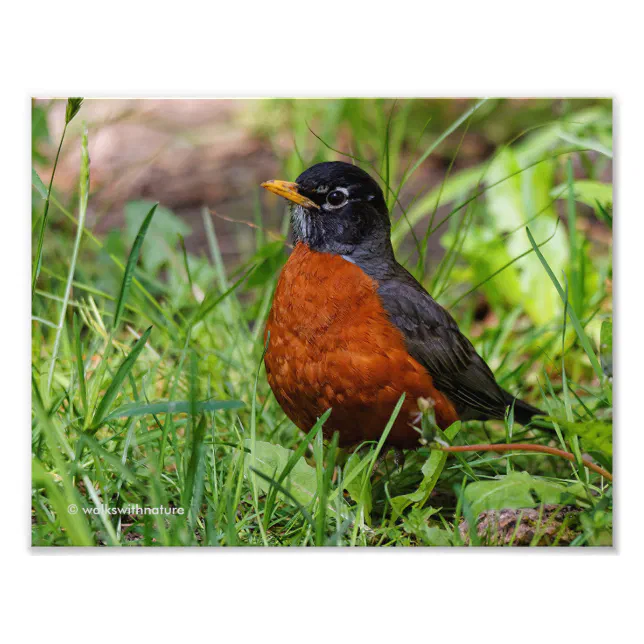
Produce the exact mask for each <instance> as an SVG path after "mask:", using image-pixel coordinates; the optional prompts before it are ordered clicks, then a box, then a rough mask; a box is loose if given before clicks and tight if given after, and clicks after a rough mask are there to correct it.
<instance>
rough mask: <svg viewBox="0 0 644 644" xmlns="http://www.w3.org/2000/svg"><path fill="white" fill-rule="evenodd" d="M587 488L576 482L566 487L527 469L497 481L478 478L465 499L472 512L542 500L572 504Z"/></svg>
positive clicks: (477, 512) (468, 489)
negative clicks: (581, 487) (535, 474)
mask: <svg viewBox="0 0 644 644" xmlns="http://www.w3.org/2000/svg"><path fill="white" fill-rule="evenodd" d="M582 491H583V489H580V488H579V484H578V483H575V484H573V485H570V486H564V485H561V484H560V483H553V482H551V481H547V480H545V479H543V478H541V477H535V476H531V475H530V474H528V473H527V472H511V473H510V474H508V475H507V476H503V477H501V478H499V479H495V480H493V481H475V482H474V483H470V484H469V485H468V486H467V487H466V488H465V500H466V501H467V502H468V503H469V505H470V507H471V510H472V514H473V515H474V516H478V515H479V514H480V513H481V512H483V511H484V510H502V509H503V508H512V509H516V508H533V507H536V506H537V505H539V504H540V503H554V504H559V503H569V502H572V501H574V499H575V496H576V495H577V494H579V493H581V492H582Z"/></svg>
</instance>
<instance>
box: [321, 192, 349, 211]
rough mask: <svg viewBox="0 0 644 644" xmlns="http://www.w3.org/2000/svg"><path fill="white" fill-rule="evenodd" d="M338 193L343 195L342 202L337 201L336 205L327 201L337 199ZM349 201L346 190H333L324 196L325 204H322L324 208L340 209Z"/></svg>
mask: <svg viewBox="0 0 644 644" xmlns="http://www.w3.org/2000/svg"><path fill="white" fill-rule="evenodd" d="M338 192H340V193H342V194H343V195H344V199H343V200H342V201H339V202H338V203H331V202H330V201H329V199H330V198H332V197H337V194H338ZM348 200H349V191H348V190H347V189H346V188H334V189H333V190H331V191H330V192H329V194H327V196H326V203H325V204H324V207H325V208H341V207H342V206H344V204H346V203H347V201H348Z"/></svg>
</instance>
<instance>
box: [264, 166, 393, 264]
mask: <svg viewBox="0 0 644 644" xmlns="http://www.w3.org/2000/svg"><path fill="white" fill-rule="evenodd" d="M262 186H263V187H264V188H266V189H267V190H270V191H271V192H274V193H276V194H278V195H280V196H282V197H284V198H286V199H288V200H289V201H291V202H292V206H291V225H292V227H293V235H294V237H295V241H296V242H303V243H305V244H308V245H309V246H310V247H311V248H312V249H313V250H317V251H320V252H326V253H334V254H338V255H344V256H346V257H348V258H351V257H352V256H354V255H360V256H368V255H380V256H383V254H385V255H386V256H389V255H390V254H391V253H392V251H391V241H390V230H391V225H390V222H389V212H388V210H387V204H386V203H385V199H384V197H383V194H382V190H381V189H380V187H379V186H378V184H377V183H376V182H375V181H374V180H373V179H372V178H371V177H370V176H369V175H368V174H367V173H366V172H365V171H364V170H361V169H360V168H358V167H357V166H354V165H351V164H349V163H342V162H341V161H331V162H327V163H318V164H317V165H314V166H312V167H311V168H309V169H308V170H306V171H305V172H303V173H302V174H301V175H300V176H299V177H298V178H297V179H296V180H295V183H290V182H286V181H267V182H266V183H263V184H262Z"/></svg>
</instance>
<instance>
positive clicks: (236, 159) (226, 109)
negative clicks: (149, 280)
mask: <svg viewBox="0 0 644 644" xmlns="http://www.w3.org/2000/svg"><path fill="white" fill-rule="evenodd" d="M479 103H480V102H477V101H474V100H469V99H401V100H393V99H329V100H309V99H300V100H298V99H263V100H157V99H154V100H144V99H129V100H116V99H114V100H113V99H88V100H85V102H84V104H83V107H82V111H81V113H80V117H78V118H76V119H74V120H73V121H72V122H71V123H70V125H69V127H68V130H67V133H66V136H65V140H64V144H63V146H62V149H61V154H60V159H59V163H58V168H57V173H56V183H55V191H56V195H57V196H58V198H59V199H60V200H61V201H62V202H63V203H65V204H72V203H73V202H74V199H75V198H76V192H77V186H78V175H79V163H80V143H79V137H80V132H81V128H82V122H85V123H86V124H87V127H88V131H89V153H90V159H91V183H90V200H89V208H88V213H87V220H86V227H87V228H88V229H90V230H91V231H92V232H93V233H94V234H96V235H98V236H99V237H101V238H104V239H105V250H106V252H107V253H112V254H115V255H117V256H122V255H124V253H125V249H126V248H127V247H128V246H129V245H130V244H131V243H132V241H133V239H134V236H135V234H136V230H137V229H138V226H139V225H140V222H141V220H142V218H143V216H144V215H145V213H146V212H147V210H148V209H149V207H150V205H151V203H153V202H156V201H158V202H160V204H161V206H162V208H161V209H160V211H159V212H158V213H157V215H156V216H155V221H154V222H153V226H152V229H151V231H150V234H151V236H152V237H153V238H154V239H155V247H156V248H155V249H151V250H150V249H149V250H148V251H147V252H146V253H145V254H144V257H143V262H144V266H146V268H147V269H148V271H149V272H150V273H151V274H155V273H157V271H159V270H161V269H163V267H164V264H167V262H168V261H169V257H170V253H167V252H165V249H166V245H169V246H171V247H174V248H176V247H177V245H178V243H179V242H178V239H179V238H178V235H181V236H182V237H183V238H184V239H185V245H186V248H187V250H188V252H189V253H190V254H191V255H194V256H197V257H199V256H203V257H206V256H207V254H208V242H207V235H206V231H205V229H204V219H203V208H204V207H206V208H208V209H209V210H210V211H211V213H212V225H213V226H214V228H215V232H216V235H217V240H218V244H219V247H220V250H221V254H222V257H223V261H224V263H225V265H226V266H227V267H228V268H230V269H231V270H234V269H235V268H236V267H238V266H240V265H242V264H243V262H244V261H246V260H248V258H249V257H251V256H252V255H253V253H255V251H256V250H257V237H256V234H257V227H260V228H261V229H262V230H263V231H264V232H265V235H266V239H267V240H279V239H284V238H285V235H286V234H287V221H286V219H285V213H286V207H285V204H284V202H283V201H281V200H279V199H278V198H276V197H275V196H274V195H271V194H268V193H265V192H264V191H263V190H261V189H260V188H259V184H260V183H261V182H262V181H265V180H267V179H271V178H282V179H287V180H294V179H295V178H296V177H297V175H298V174H299V173H300V172H302V171H303V170H304V169H306V168H307V167H309V166H310V165H312V164H313V163H316V162H318V161H322V160H332V159H343V160H345V161H349V160H350V158H349V157H348V156H345V155H352V156H354V157H356V158H357V159H359V160H360V161H359V162H360V163H361V165H363V167H365V169H367V170H368V171H370V172H371V173H372V174H376V173H379V174H380V176H381V177H382V178H383V179H384V180H385V181H388V182H389V183H390V185H391V187H392V190H393V189H395V190H397V189H398V188H397V187H398V186H399V184H400V183H401V182H403V181H404V185H403V186H402V189H401V190H400V194H399V195H398V199H397V200H396V199H395V198H394V197H393V192H388V193H387V196H388V202H389V204H390V207H391V210H392V217H393V219H394V220H395V223H394V241H395V245H396V246H397V248H400V259H402V260H404V262H405V263H406V265H407V266H408V267H412V268H413V267H415V269H416V273H417V277H420V278H424V277H428V276H430V275H431V274H432V272H434V279H432V281H431V283H430V286H432V287H433V289H434V290H433V294H434V295H435V296H437V297H439V298H440V299H443V301H444V302H445V303H450V302H451V301H454V299H455V296H457V295H459V292H460V294H463V293H464V292H465V291H466V290H467V287H468V285H469V286H472V285H476V284H477V283H479V282H480V281H483V280H485V279H486V278H487V277H488V276H490V275H492V274H493V273H494V272H495V271H496V270H498V269H500V268H501V267H502V266H504V265H505V264H507V263H508V262H510V261H511V260H512V259H513V258H516V257H517V256H519V255H520V254H522V253H523V252H524V251H526V250H528V249H529V248H530V246H529V244H528V242H527V239H526V237H525V234H524V233H523V232H522V231H521V232H518V229H520V228H521V227H522V226H523V225H524V224H525V223H527V222H530V221H531V230H532V232H533V234H534V235H535V239H536V240H537V242H542V241H544V240H545V239H547V238H550V237H551V236H552V239H550V240H549V242H548V243H547V244H546V245H545V246H544V249H543V252H544V254H545V256H546V258H547V259H548V261H549V262H552V267H553V270H554V271H555V273H557V274H560V273H561V271H562V270H565V269H566V268H567V262H568V259H569V243H568V239H567V232H566V221H563V222H562V225H561V226H559V227H557V228H556V230H555V224H556V220H557V219H560V218H562V217H563V219H565V217H564V215H565V212H566V194H567V191H566V190H564V189H563V188H565V184H566V180H567V179H566V167H565V166H566V160H567V157H568V155H567V154H566V151H568V150H577V149H581V150H583V151H582V152H580V153H578V154H574V155H570V156H571V160H572V166H573V173H574V181H575V193H576V195H575V197H576V208H577V213H576V214H577V217H576V225H577V226H578V227H579V228H580V230H581V231H582V232H583V237H584V242H585V243H587V244H588V245H589V247H588V249H587V250H588V252H590V253H591V255H592V256H593V257H599V256H606V255H607V251H608V248H609V246H610V243H611V227H610V222H611V221H612V220H611V219H610V216H611V215H610V212H609V211H610V209H611V207H612V186H611V176H612V109H611V101H610V100H605V99H604V100H602V99H534V100H531V99H491V100H487V101H485V102H483V104H479ZM464 115H467V118H463V116H464ZM64 124H65V100H55V99H54V100H46V99H36V100H34V101H33V158H34V167H35V168H36V170H37V172H38V173H39V175H40V176H41V177H42V178H43V180H45V183H46V182H47V181H46V178H47V177H49V176H50V174H51V168H52V164H53V160H54V158H55V155H56V150H57V146H58V142H59V140H60V137H61V133H62V129H63V127H64ZM428 151H429V152H430V154H428V155H427V156H426V158H424V157H425V153H426V152H428ZM342 153H344V154H342ZM419 158H420V159H422V163H420V164H416V162H417V161H418V160H419ZM415 164H416V165H415ZM411 168H414V171H413V173H411V172H410V169H411ZM381 183H383V182H382V181H381ZM383 187H384V186H383ZM558 195H559V196H560V198H557V197H558ZM468 199H473V200H472V201H471V202H470V203H469V204H467V206H466V207H463V208H461V209H460V210H458V211H457V212H452V211H453V210H454V209H455V207H458V206H459V205H460V204H463V203H464V202H466V201H467V200H468ZM403 209H404V211H405V213H404V214H403ZM69 224H70V222H68V221H65V220H64V219H60V218H56V217H54V218H53V219H52V222H51V225H52V227H53V229H54V230H56V229H57V228H58V229H59V230H60V232H61V233H63V234H62V235H61V237H60V239H61V241H63V240H64V236H65V231H66V229H67V228H68V227H69ZM69 232H71V230H70V231H69ZM506 237H507V239H506ZM49 243H50V244H51V242H49ZM445 249H451V251H450V252H449V257H448V262H447V263H446V258H445ZM57 250H58V252H59V253H60V256H61V257H62V258H64V257H65V256H66V254H67V249H66V248H65V244H64V243H61V245H60V247H59V248H58V249H57ZM51 251H56V249H55V248H51V246H50V252H51ZM419 257H422V259H420V260H419ZM269 259H270V258H266V257H265V258H264V259H263V261H268V260H269ZM421 263H422V266H421V265H420V264H421ZM441 263H442V264H441ZM271 267H272V268H275V262H273V263H272V264H271ZM436 270H440V271H441V273H442V277H445V275H446V273H445V271H448V274H449V276H450V279H449V283H448V282H447V281H444V280H443V279H442V277H441V275H439V276H438V278H436V274H435V271H436ZM419 271H420V272H419ZM537 273H538V278H537V277H536V274H537ZM96 277H97V279H99V280H103V279H104V278H105V275H103V274H101V275H98V276H96ZM115 277H116V276H115ZM543 277H544V276H543V271H542V269H541V267H540V265H539V263H538V261H537V259H536V258H535V257H534V256H533V257H531V258H526V259H525V260H521V262H520V263H518V264H517V265H516V266H513V267H510V268H508V269H506V270H504V271H503V276H502V279H503V280H504V287H503V289H501V290H500V289H499V281H498V280H497V281H496V282H495V281H494V280H492V281H491V282H489V283H487V284H486V285H485V286H484V287H483V288H482V291H481V292H482V293H485V294H486V295H487V298H488V299H489V298H492V299H495V300H498V299H499V298H500V299H501V300H504V301H505V302H506V303H507V304H510V305H519V304H520V305H522V306H523V308H525V309H526V311H527V312H528V314H529V315H530V316H531V317H532V319H533V321H534V322H536V323H545V322H548V321H550V320H552V319H553V317H554V316H555V315H557V314H558V313H559V307H558V304H559V302H558V296H557V294H556V292H555V291H554V289H552V285H551V284H550V283H549V282H548V280H547V279H543ZM499 279H500V278H499ZM587 279H589V280H590V282H589V283H588V284H587V287H590V288H592V287H593V280H594V281H595V282H596V280H597V279H598V275H595V276H593V272H592V271H590V270H589V271H587ZM103 286H106V287H113V285H111V284H103ZM595 286H596V284H595ZM448 288H449V289H451V293H444V291H446V290H447V289H448ZM107 290H110V289H109V288H108V289H107ZM500 291H501V292H500ZM448 295H451V296H452V297H451V298H450V297H447V296H448Z"/></svg>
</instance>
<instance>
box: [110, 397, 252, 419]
mask: <svg viewBox="0 0 644 644" xmlns="http://www.w3.org/2000/svg"><path fill="white" fill-rule="evenodd" d="M243 406H244V403H243V402H242V401H241V400H204V401H201V402H196V403H192V401H190V400H178V401H174V400H162V401H159V402H155V403H150V404H148V405H142V404H140V403H128V404H127V405H122V406H121V407H118V408H117V409H115V410H114V411H113V412H111V413H110V414H109V415H108V416H106V417H105V418H104V419H103V420H104V421H106V422H107V421H108V420H114V419H115V418H132V417H135V416H147V415H148V414H189V413H191V412H192V410H193V408H194V412H195V413H197V414H199V413H201V412H204V411H218V410H221V409H238V408H239V407H243Z"/></svg>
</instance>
